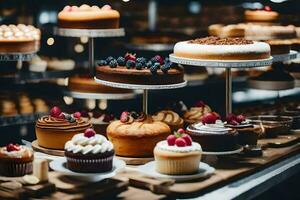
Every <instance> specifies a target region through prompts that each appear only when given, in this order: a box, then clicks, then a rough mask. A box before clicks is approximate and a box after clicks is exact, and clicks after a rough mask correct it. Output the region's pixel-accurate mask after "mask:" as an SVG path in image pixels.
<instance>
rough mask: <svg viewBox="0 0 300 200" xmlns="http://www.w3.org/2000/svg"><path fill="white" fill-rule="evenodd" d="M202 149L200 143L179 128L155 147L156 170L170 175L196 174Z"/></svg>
mask: <svg viewBox="0 0 300 200" xmlns="http://www.w3.org/2000/svg"><path fill="white" fill-rule="evenodd" d="M201 155H202V149H201V146H200V144H198V143H196V142H193V141H192V138H191V137H190V136H189V135H188V134H185V131H184V130H183V129H179V130H178V131H177V132H175V134H174V135H169V136H168V137H167V139H166V140H164V141H160V142H159V143H157V144H156V146H155V148H154V158H155V167H156V171H157V172H159V173H162V174H169V175H185V174H194V173H196V172H198V170H199V163H200V160H201Z"/></svg>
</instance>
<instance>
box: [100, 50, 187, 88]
mask: <svg viewBox="0 0 300 200" xmlns="http://www.w3.org/2000/svg"><path fill="white" fill-rule="evenodd" d="M96 77H97V78H98V79H101V80H104V81H111V82H117V83H127V84H143V85H162V84H176V83H182V82H183V81H184V79H183V69H182V68H181V67H179V66H177V65H174V64H173V63H171V62H170V61H169V60H168V59H165V60H164V59H163V58H162V57H161V56H159V55H157V56H155V57H153V58H151V59H149V60H147V59H146V58H143V57H136V56H135V55H133V54H128V53H127V54H126V55H125V56H124V57H122V56H120V57H118V58H117V59H116V58H113V57H108V58H107V59H106V60H100V61H99V62H98V66H97V67H96Z"/></svg>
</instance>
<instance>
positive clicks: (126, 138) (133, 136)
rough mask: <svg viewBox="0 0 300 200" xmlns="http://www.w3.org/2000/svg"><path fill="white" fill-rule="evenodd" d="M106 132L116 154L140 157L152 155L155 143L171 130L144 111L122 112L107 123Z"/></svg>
mask: <svg viewBox="0 0 300 200" xmlns="http://www.w3.org/2000/svg"><path fill="white" fill-rule="evenodd" d="M106 133H107V137H108V138H109V140H110V141H111V142H112V143H113V145H114V148H115V152H116V155H118V156H124V157H139V158H141V157H152V156H153V149H154V147H155V145H156V144H157V143H158V142H159V141H162V140H164V139H165V138H166V137H167V136H168V135H169V134H170V133H171V130H170V128H169V126H168V125H167V124H165V123H163V122H159V121H154V120H153V118H152V117H151V116H147V115H146V114H145V113H140V114H138V113H136V112H123V113H122V114H121V117H120V120H118V121H114V122H112V123H110V124H109V125H108V127H107V130H106Z"/></svg>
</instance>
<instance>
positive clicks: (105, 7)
mask: <svg viewBox="0 0 300 200" xmlns="http://www.w3.org/2000/svg"><path fill="white" fill-rule="evenodd" d="M101 9H102V10H111V6H110V5H107V4H106V5H104V6H103V7H102V8H101Z"/></svg>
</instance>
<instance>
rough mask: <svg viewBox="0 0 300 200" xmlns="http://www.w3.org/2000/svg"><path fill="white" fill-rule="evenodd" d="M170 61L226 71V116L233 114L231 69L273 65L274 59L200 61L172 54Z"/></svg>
mask: <svg viewBox="0 0 300 200" xmlns="http://www.w3.org/2000/svg"><path fill="white" fill-rule="evenodd" d="M170 61H171V62H174V63H178V64H183V65H191V66H203V67H214V68H225V69H226V115H227V114H229V113H232V75H231V68H254V67H262V66H268V65H270V64H272V57H270V58H268V59H261V60H200V59H189V58H181V57H176V56H175V55H174V54H170Z"/></svg>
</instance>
